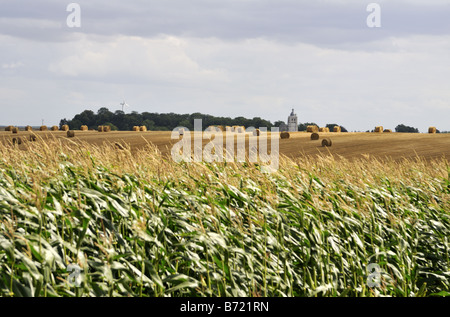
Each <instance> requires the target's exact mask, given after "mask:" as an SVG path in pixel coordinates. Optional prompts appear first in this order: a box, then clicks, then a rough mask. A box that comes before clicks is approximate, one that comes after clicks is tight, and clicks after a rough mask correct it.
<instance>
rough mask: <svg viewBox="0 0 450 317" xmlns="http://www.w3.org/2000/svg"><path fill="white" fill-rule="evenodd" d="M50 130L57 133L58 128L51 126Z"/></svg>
mask: <svg viewBox="0 0 450 317" xmlns="http://www.w3.org/2000/svg"><path fill="white" fill-rule="evenodd" d="M51 130H52V131H58V130H59V128H58V126H57V125H54V126H52V127H51Z"/></svg>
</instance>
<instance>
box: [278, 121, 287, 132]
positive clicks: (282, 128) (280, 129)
mask: <svg viewBox="0 0 450 317" xmlns="http://www.w3.org/2000/svg"><path fill="white" fill-rule="evenodd" d="M278 130H279V131H280V132H285V131H287V130H288V126H287V124H286V123H284V122H281V124H280V126H279V127H278Z"/></svg>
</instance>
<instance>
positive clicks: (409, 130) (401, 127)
mask: <svg viewBox="0 0 450 317" xmlns="http://www.w3.org/2000/svg"><path fill="white" fill-rule="evenodd" d="M395 132H403V133H419V129H417V128H414V127H410V126H407V125H404V124H399V125H398V126H396V127H395Z"/></svg>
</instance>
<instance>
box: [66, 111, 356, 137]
mask: <svg viewBox="0 0 450 317" xmlns="http://www.w3.org/2000/svg"><path fill="white" fill-rule="evenodd" d="M194 119H202V128H203V129H206V128H207V127H208V126H212V125H214V126H244V127H246V128H248V127H254V128H267V129H270V128H272V127H279V128H280V129H282V128H284V127H286V122H284V121H276V122H274V123H272V122H270V121H269V120H265V119H262V118H260V117H254V118H253V119H248V118H244V117H236V118H230V117H215V116H212V115H208V114H202V113H199V112H196V113H192V114H176V113H150V112H142V113H138V112H136V111H133V112H131V113H125V112H124V111H122V110H117V111H115V112H111V111H110V110H109V109H108V108H105V107H102V108H100V109H99V110H98V111H97V113H95V112H94V111H92V110H84V111H83V112H81V113H79V114H77V115H75V116H74V117H73V118H72V119H70V120H68V119H62V120H61V121H60V123H59V125H60V127H62V126H63V125H65V124H67V125H69V127H70V128H71V129H75V130H79V129H80V128H81V126H82V125H86V126H88V128H89V129H97V127H98V126H100V125H103V126H105V125H109V126H110V127H111V130H113V131H117V130H118V131H130V130H132V129H133V127H134V126H146V127H147V130H149V131H172V130H174V129H175V128H178V127H185V128H188V129H189V130H191V131H192V130H194ZM308 125H317V124H315V123H309V122H307V123H300V124H299V125H298V128H299V131H306V127H307V126H308ZM335 125H338V124H327V125H326V127H329V128H330V130H331V131H332V130H333V127H334V126H335ZM317 126H319V125H317ZM341 130H342V132H347V130H346V129H345V128H344V127H342V126H341Z"/></svg>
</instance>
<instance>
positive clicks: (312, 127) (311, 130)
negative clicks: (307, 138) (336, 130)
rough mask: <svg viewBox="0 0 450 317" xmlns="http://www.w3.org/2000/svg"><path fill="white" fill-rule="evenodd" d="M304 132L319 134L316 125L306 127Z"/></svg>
mask: <svg viewBox="0 0 450 317" xmlns="http://www.w3.org/2000/svg"><path fill="white" fill-rule="evenodd" d="M306 132H309V133H314V132H316V133H317V132H319V127H318V126H316V125H309V126H307V127H306Z"/></svg>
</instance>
